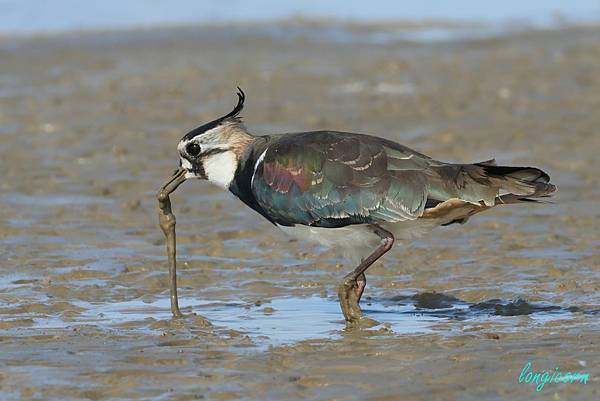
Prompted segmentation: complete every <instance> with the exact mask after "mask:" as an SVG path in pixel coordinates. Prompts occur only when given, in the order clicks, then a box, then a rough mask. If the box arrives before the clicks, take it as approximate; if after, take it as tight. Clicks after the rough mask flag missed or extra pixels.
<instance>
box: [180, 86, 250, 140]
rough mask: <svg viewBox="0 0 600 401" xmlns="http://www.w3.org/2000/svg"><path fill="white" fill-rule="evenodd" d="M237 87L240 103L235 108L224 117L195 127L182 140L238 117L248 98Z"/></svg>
mask: <svg viewBox="0 0 600 401" xmlns="http://www.w3.org/2000/svg"><path fill="white" fill-rule="evenodd" d="M237 89H238V92H237V96H238V103H237V104H236V105H235V107H234V108H233V110H231V111H230V112H229V113H228V114H226V115H224V116H223V117H219V118H217V119H216V120H213V121H211V122H209V123H206V124H204V125H202V126H200V127H198V128H194V129H193V130H191V131H190V132H188V133H187V134H185V136H184V137H183V138H182V140H185V141H189V140H190V139H192V138H193V137H195V136H198V135H200V134H202V133H204V132H206V131H208V130H210V129H213V128H215V127H217V126H219V125H221V123H222V122H223V121H225V120H227V119H228V118H235V117H237V116H238V114H240V112H241V111H242V110H243V109H244V100H246V94H245V93H244V91H243V90H242V88H240V87H239V86H238V87H237Z"/></svg>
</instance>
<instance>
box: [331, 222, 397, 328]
mask: <svg viewBox="0 0 600 401" xmlns="http://www.w3.org/2000/svg"><path fill="white" fill-rule="evenodd" d="M372 227H373V233H375V234H376V235H377V236H379V238H380V239H381V241H380V244H379V246H378V247H377V249H375V251H373V253H371V254H370V255H369V256H367V257H366V258H364V259H363V260H362V261H361V262H360V264H359V265H358V266H357V267H356V269H354V271H352V273H350V274H348V275H347V276H346V277H344V280H342V283H341V284H340V286H339V288H338V295H339V297H340V306H341V308H342V313H343V314H344V318H345V319H346V321H347V322H348V323H353V322H356V321H358V320H359V319H360V317H361V315H362V312H361V310H360V306H358V302H359V301H360V297H361V296H362V293H363V291H364V288H365V286H366V284H367V280H366V277H365V275H364V273H365V271H366V270H367V269H368V268H369V266H371V265H372V264H373V263H374V262H375V261H376V260H377V259H379V258H380V257H382V256H383V255H384V254H385V253H386V252H387V251H389V250H390V249H392V246H393V245H394V235H393V234H392V233H391V232H389V231H387V230H385V229H383V228H381V227H379V226H372Z"/></svg>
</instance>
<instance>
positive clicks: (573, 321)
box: [0, 23, 600, 401]
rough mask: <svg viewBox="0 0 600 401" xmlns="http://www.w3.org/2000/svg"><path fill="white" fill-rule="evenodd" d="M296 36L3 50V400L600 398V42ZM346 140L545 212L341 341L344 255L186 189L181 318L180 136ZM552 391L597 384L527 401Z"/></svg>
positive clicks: (428, 271)
mask: <svg viewBox="0 0 600 401" xmlns="http://www.w3.org/2000/svg"><path fill="white" fill-rule="evenodd" d="M388 28H389V27H385V26H383V27H379V28H377V29H375V28H373V27H370V28H368V27H360V26H348V27H341V28H340V27H339V26H337V27H336V28H335V29H329V28H328V27H327V26H326V25H325V26H324V25H322V24H310V23H300V24H297V23H296V24H294V23H292V24H280V25H274V26H269V27H268V28H266V27H260V26H236V27H220V28H219V27H215V28H197V29H174V30H157V31H138V32H98V33H93V34H66V35H60V36H54V37H39V38H33V39H24V38H11V37H2V38H0V138H1V140H2V146H0V170H1V171H2V180H1V181H0V256H1V258H0V398H1V399H3V400H18V399H23V400H46V399H61V400H81V399H92V400H104V399H147V400H167V399H168V400H192V399H210V400H234V399H235V400H237V399H243V400H274V399H281V400H300V399H311V400H378V401H384V400H400V399H401V400H421V399H427V400H454V399H462V400H505V399H515V400H516V399H532V398H536V399H542V400H593V399H600V388H599V387H598V377H599V375H600V365H599V362H600V344H599V338H600V337H599V335H598V334H599V333H600V312H599V309H600V298H599V289H600V235H599V231H598V230H599V227H600V208H599V207H598V205H599V204H600V175H599V173H598V171H600V157H599V156H598V153H599V151H600V132H599V131H600V128H599V127H600V113H599V110H600V29H598V28H577V29H575V28H572V29H569V28H565V29H558V30H550V31H531V32H521V33H515V34H511V35H505V36H501V37H490V38H479V39H476V40H467V39H461V40H453V41H444V42H435V41H432V42H427V41H421V42H416V41H409V40H402V39H401V38H398V37H396V36H394V35H392V36H389V35H387V34H386V32H387V29H388ZM236 85H240V86H242V87H243V88H244V90H245V91H246V94H247V105H246V109H245V111H244V113H243V115H244V117H245V121H246V125H247V126H248V128H249V129H250V131H251V132H253V133H256V134H263V133H265V134H266V133H275V132H281V131H288V132H290V131H301V130H315V129H321V128H323V129H337V130H348V131H358V132H365V133H370V134H375V135H379V136H382V137H386V138H390V139H394V140H397V141H399V142H401V143H403V144H405V145H408V146H410V147H412V148H415V149H417V150H419V151H422V152H424V153H426V154H429V155H431V156H432V157H434V158H437V159H440V160H446V161H462V162H473V161H480V160H487V159H490V158H492V157H496V158H497V160H498V162H499V163H501V164H504V163H506V164H515V165H534V166H538V167H540V168H543V169H545V170H547V171H548V172H549V173H550V174H551V176H552V178H553V182H554V183H555V184H556V185H557V186H558V187H559V192H558V193H557V195H556V196H555V198H554V199H553V201H554V203H552V204H546V205H518V206H507V207H498V208H496V209H494V210H492V211H490V212H486V213H484V214H481V215H478V216H476V217H475V218H473V219H471V220H470V221H469V222H468V224H466V225H463V226H461V225H452V226H450V227H446V228H440V229H438V230H436V231H434V232H433V233H432V234H431V235H430V236H428V237H427V238H423V239H421V240H419V241H415V242H412V243H407V244H398V245H397V246H396V248H395V250H394V252H392V253H390V254H389V255H387V256H386V257H385V258H384V259H383V261H382V263H379V264H377V265H376V266H374V267H373V268H372V269H371V270H369V275H368V287H367V292H366V295H365V296H366V298H365V299H364V300H363V305H362V306H363V309H364V311H365V314H366V315H367V316H368V317H370V318H372V319H374V320H377V321H378V322H380V323H381V324H380V325H377V326H374V327H372V328H371V329H363V330H356V329H346V328H345V325H344V323H343V321H342V315H341V313H340V310H339V307H338V304H337V296H336V288H337V283H338V281H339V280H340V278H341V277H343V275H345V273H346V272H347V271H349V270H350V268H351V266H348V265H343V261H342V259H341V258H340V257H339V256H338V255H336V253H335V250H326V249H322V248H319V247H315V246H312V245H309V244H304V243H301V242H296V241H291V240H289V239H286V238H285V237H283V236H282V235H281V233H280V232H278V231H277V230H276V229H274V228H273V227H272V226H270V224H269V223H268V222H266V221H264V220H262V219H261V218H260V217H259V216H258V215H257V214H255V213H254V212H252V211H251V210H249V209H247V208H245V207H244V206H243V205H242V204H241V203H240V202H239V201H237V200H235V199H234V198H233V197H232V196H230V195H229V194H227V193H224V192H222V191H220V190H219V189H217V188H214V187H212V186H210V185H209V184H207V183H204V182H187V183H185V184H184V185H182V186H181V187H180V189H179V190H178V191H177V192H176V193H175V194H174V195H173V196H172V201H173V205H174V211H175V214H176V215H177V217H178V226H177V228H178V246H179V247H178V252H179V285H180V297H181V298H180V304H181V305H182V306H183V309H184V311H185V312H188V313H189V312H192V311H193V312H195V313H197V314H199V315H202V316H205V317H207V318H208V319H210V321H211V322H212V326H209V327H205V326H203V325H201V324H200V321H199V320H198V319H194V318H193V317H189V318H187V319H184V320H178V321H173V320H171V319H170V313H169V308H168V290H167V288H168V287H167V270H166V263H165V251H164V242H163V238H162V233H161V232H160V229H159V228H158V225H157V215H156V201H155V198H154V195H155V192H156V190H157V189H158V188H159V186H160V185H161V183H162V182H163V180H164V179H165V178H166V177H167V176H168V175H169V174H170V173H171V172H172V171H173V170H174V168H175V167H176V166H177V153H176V150H175V146H176V144H177V142H178V141H179V139H180V138H181V137H182V136H183V134H184V133H185V132H187V131H188V130H190V129H191V128H193V127H194V126H196V125H199V124H200V123H203V122H206V121H208V120H211V119H213V118H215V117H217V116H219V115H222V114H224V113H226V112H228V111H229V110H230V109H231V107H232V106H233V105H234V103H235V95H234V91H235V86H236ZM528 361H531V363H532V366H533V370H535V371H548V370H550V371H552V370H554V369H555V368H559V370H560V371H562V372H567V371H577V372H587V373H589V375H590V378H591V379H590V381H588V383H587V384H575V383H573V384H555V383H551V384H550V383H549V384H546V386H545V387H544V388H543V389H542V390H541V391H540V392H539V393H536V392H535V390H534V388H533V386H532V385H531V384H525V383H518V379H519V374H520V373H521V371H522V369H523V366H524V365H525V364H526V363H527V362H528Z"/></svg>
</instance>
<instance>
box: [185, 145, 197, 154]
mask: <svg viewBox="0 0 600 401" xmlns="http://www.w3.org/2000/svg"><path fill="white" fill-rule="evenodd" d="M185 151H186V152H187V154H188V155H190V156H194V157H196V156H198V155H199V154H200V145H198V144H197V143H190V144H188V145H187V146H186V147H185Z"/></svg>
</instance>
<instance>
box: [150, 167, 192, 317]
mask: <svg viewBox="0 0 600 401" xmlns="http://www.w3.org/2000/svg"><path fill="white" fill-rule="evenodd" d="M185 173H186V172H185V170H184V169H182V168H180V169H178V170H177V171H175V173H174V174H173V175H172V176H171V178H169V180H168V181H167V182H166V183H165V184H164V185H163V186H162V188H161V189H160V191H158V194H157V196H156V198H157V200H158V209H159V210H158V221H159V223H160V228H161V229H162V231H163V233H164V234H165V238H166V243H167V258H168V259H169V279H170V287H169V289H170V293H171V313H173V316H174V317H182V316H183V314H182V313H181V311H180V310H179V303H178V300H177V265H176V263H177V261H176V258H175V256H176V237H175V215H174V214H173V212H172V211H171V199H169V194H171V192H173V191H175V190H176V189H177V187H178V186H179V185H181V183H183V182H184V181H185Z"/></svg>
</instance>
